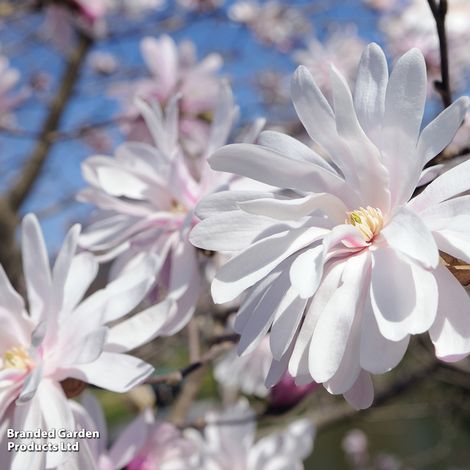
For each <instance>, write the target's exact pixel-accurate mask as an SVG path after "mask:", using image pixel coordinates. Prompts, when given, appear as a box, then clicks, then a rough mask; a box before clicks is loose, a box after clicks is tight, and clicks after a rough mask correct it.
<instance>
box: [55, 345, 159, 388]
mask: <svg viewBox="0 0 470 470" xmlns="http://www.w3.org/2000/svg"><path fill="white" fill-rule="evenodd" d="M153 371H154V369H153V367H152V366H151V365H150V364H147V363H146V362H144V361H142V360H141V359H138V358H136V357H133V356H129V355H128V354H118V353H112V352H107V351H105V352H103V353H102V354H101V355H100V357H99V358H98V359H97V360H96V361H94V362H92V363H90V364H82V365H77V366H74V367H69V368H64V369H63V370H62V371H61V372H62V375H63V376H64V377H72V378H75V379H79V380H82V381H83V382H86V383H89V384H92V385H96V386H97V387H101V388H104V389H106V390H110V391H111V392H118V393H124V392H127V391H129V390H130V389H132V388H133V387H135V386H136V385H139V384H141V383H142V382H143V381H144V380H145V379H146V378H147V377H149V376H150V375H151V374H152V373H153Z"/></svg>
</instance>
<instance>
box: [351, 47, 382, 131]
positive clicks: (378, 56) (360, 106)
mask: <svg viewBox="0 0 470 470" xmlns="http://www.w3.org/2000/svg"><path fill="white" fill-rule="evenodd" d="M387 82H388V67H387V59H386V58H385V54H384V53H383V51H382V49H381V48H380V47H379V46H378V45H377V44H375V43H373V44H369V45H368V46H367V47H366V48H365V49H364V52H363V53H362V57H361V61H360V63H359V68H358V72H357V78H356V88H355V91H354V107H355V108H356V112H357V118H358V119H359V122H360V124H361V126H362V128H363V129H364V131H365V132H366V133H367V135H374V131H375V130H376V129H380V127H381V126H382V121H383V115H384V108H385V91H386V88H387Z"/></svg>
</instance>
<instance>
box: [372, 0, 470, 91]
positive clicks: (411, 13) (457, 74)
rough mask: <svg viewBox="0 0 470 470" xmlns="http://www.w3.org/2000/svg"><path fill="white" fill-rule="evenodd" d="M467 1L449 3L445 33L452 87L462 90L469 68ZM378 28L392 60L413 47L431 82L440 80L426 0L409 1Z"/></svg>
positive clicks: (469, 10)
mask: <svg viewBox="0 0 470 470" xmlns="http://www.w3.org/2000/svg"><path fill="white" fill-rule="evenodd" d="M469 22H470V2H468V0H451V1H449V2H448V11H447V15H446V32H447V40H448V44H449V50H450V51H452V52H451V56H450V60H449V67H450V77H451V81H452V85H453V88H455V87H460V88H463V86H464V85H465V73H466V71H468V69H469V67H470V54H468V42H469V40H470V29H469V28H468V24H469ZM380 28H381V29H382V31H383V32H384V33H385V36H386V40H387V43H388V49H389V50H390V52H391V53H392V55H393V56H394V57H399V56H401V55H402V54H403V53H404V52H406V51H407V50H408V49H411V48H412V47H417V48H419V49H420V50H421V51H422V52H423V54H424V58H425V59H426V65H427V67H428V75H429V79H430V80H431V81H433V80H440V79H441V69H440V53H439V38H438V35H437V31H436V24H435V21H434V17H433V15H432V12H431V10H430V8H429V5H428V2H427V1H422V0H411V1H410V2H408V3H407V4H406V6H405V7H404V8H402V9H400V10H399V12H398V13H396V14H390V15H386V16H384V18H383V19H382V20H381V21H380Z"/></svg>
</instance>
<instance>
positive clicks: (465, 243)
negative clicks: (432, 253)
mask: <svg viewBox="0 0 470 470" xmlns="http://www.w3.org/2000/svg"><path fill="white" fill-rule="evenodd" d="M433 235H434V238H435V240H436V243H437V246H438V247H439V249H440V250H441V251H443V252H444V253H447V254H449V255H451V256H454V257H455V258H458V259H461V260H462V261H464V262H466V263H470V234H469V233H464V232H457V231H454V230H439V231H436V232H434V233H433Z"/></svg>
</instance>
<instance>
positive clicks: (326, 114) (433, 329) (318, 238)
mask: <svg viewBox="0 0 470 470" xmlns="http://www.w3.org/2000/svg"><path fill="white" fill-rule="evenodd" d="M331 89H332V95H333V98H332V102H333V107H332V106H330V104H329V103H328V101H327V100H326V98H325V97H324V96H323V94H322V93H321V91H320V90H319V88H318V86H317V85H316V84H315V81H314V80H313V78H312V76H311V74H310V73H309V72H308V70H307V69H306V68H304V67H299V68H298V69H297V71H296V73H295V75H294V78H293V81H292V90H291V92H292V100H293V103H294V106H295V109H296V111H297V114H298V116H299V118H300V120H301V121H302V123H303V125H304V127H305V128H306V130H307V132H308V134H309V135H310V137H311V138H312V140H314V141H315V143H316V144H317V145H318V146H320V147H322V149H323V150H324V152H325V153H326V154H327V155H328V156H329V158H328V159H324V158H322V157H320V156H319V155H318V154H316V153H315V152H314V151H312V150H311V149H310V148H309V147H307V146H305V145H303V144H302V143H300V142H298V141H297V140H295V139H293V138H291V137H289V136H287V135H284V134H281V133H276V132H263V133H261V135H260V137H259V139H258V142H259V145H248V144H237V145H228V146H225V147H223V148H221V149H219V150H218V151H216V152H215V153H214V154H213V155H212V157H210V159H209V163H210V165H211V166H212V168H213V169H215V170H221V171H225V172H231V173H235V174H238V175H243V176H246V177H250V178H253V179H255V180H258V181H261V182H264V183H267V184H271V185H273V186H277V187H279V188H280V189H279V190H277V191H245V192H242V191H224V192H220V193H218V194H215V195H212V196H210V197H208V198H206V199H205V200H203V201H202V202H201V203H200V204H199V206H198V209H197V213H198V215H199V216H200V217H201V218H202V219H204V220H203V221H202V222H201V223H199V224H198V225H197V226H196V227H195V228H194V230H193V232H192V234H191V240H192V242H193V243H194V244H195V245H196V246H199V247H203V248H205V249H209V250H221V251H232V252H235V253H237V254H236V255H235V256H233V258H232V259H231V260H230V261H228V262H227V263H226V264H225V265H224V266H223V267H222V268H221V269H220V270H219V271H218V273H217V274H216V276H215V279H214V281H213V283H212V296H213V299H214V301H215V302H216V303H223V302H228V301H231V300H232V299H233V298H235V297H237V296H239V295H240V294H241V293H242V292H244V291H245V290H248V292H249V294H248V296H247V297H246V299H245V301H244V302H243V303H242V305H241V308H240V310H239V312H238V314H237V318H236V321H235V330H236V331H237V332H238V333H240V335H241V339H240V343H239V352H240V353H248V352H249V351H251V350H253V349H254V348H255V347H256V345H257V344H259V342H260V341H261V340H262V338H263V337H264V335H265V334H266V332H267V331H268V330H270V345H271V351H272V354H273V358H274V360H277V361H279V364H278V365H277V367H278V369H279V376H281V375H282V369H283V368H284V370H285V369H286V368H288V370H289V372H290V374H291V375H292V376H294V377H296V380H297V382H298V383H307V382H309V381H312V380H315V381H316V382H318V383H323V384H324V386H325V387H326V388H327V390H328V391H330V392H331V393H335V394H341V393H343V394H345V396H346V398H347V399H348V400H349V401H350V402H351V403H352V404H353V405H354V406H356V407H367V406H370V404H371V402H372V400H373V386H372V382H371V379H370V376H369V373H374V374H377V373H383V372H386V371H388V370H390V369H392V368H393V367H395V366H396V365H397V364H398V362H399V361H400V360H401V358H402V357H403V354H404V353H405V351H406V349H407V346H408V342H409V339H410V335H413V334H419V333H424V332H426V331H429V333H430V336H431V340H432V341H433V343H434V345H435V348H436V355H437V357H439V358H440V359H443V360H446V361H454V360H458V359H460V358H462V357H464V356H466V355H467V354H468V353H469V352H470V321H469V315H470V299H469V298H468V295H467V294H466V292H465V290H464V288H463V287H462V286H461V285H460V284H459V283H458V282H457V280H456V279H455V278H454V277H453V276H452V275H451V273H450V272H449V271H448V270H447V269H446V268H445V267H444V266H443V265H442V263H440V258H439V251H438V250H442V251H444V252H447V253H449V254H450V255H453V256H455V257H457V258H459V259H462V260H464V261H466V262H470V244H469V235H470V234H469V230H470V210H469V208H470V204H469V203H468V198H469V197H470V196H465V195H464V196H462V193H464V192H465V191H468V190H469V189H470V162H469V163H465V164H462V165H460V166H458V167H456V168H453V169H452V170H450V171H448V172H446V173H444V174H443V175H441V176H439V177H438V178H436V179H435V180H434V181H433V182H432V183H431V184H430V185H429V186H427V188H426V189H425V190H424V191H423V192H422V193H421V194H420V195H419V196H417V197H415V198H414V199H411V201H410V198H411V196H412V195H413V192H414V190H415V188H416V186H417V185H419V184H420V178H421V177H422V176H423V178H426V177H427V176H426V173H423V175H422V169H423V167H424V165H425V164H426V163H427V162H428V161H429V160H431V159H432V158H433V157H434V156H435V155H437V154H438V153H439V152H440V151H441V150H442V149H444V148H445V146H446V145H447V144H448V143H449V142H450V141H451V140H452V138H453V136H454V134H455V132H456V130H457V129H458V127H459V125H460V124H461V122H462V119H463V117H464V115H465V112H466V110H467V107H468V99H467V98H460V99H459V100H457V101H456V102H455V103H453V104H452V106H450V107H449V108H448V109H446V110H445V111H444V112H442V113H441V114H440V115H439V116H438V117H437V118H436V119H435V120H434V121H432V122H431V123H430V124H429V125H428V126H426V128H424V130H422V131H420V127H421V122H422V117H423V111H424V105H425V97H426V68H425V64H424V59H423V56H422V54H421V53H420V52H419V51H418V50H416V49H414V50H411V51H409V52H408V53H406V54H405V55H404V56H403V57H402V58H401V59H400V60H399V61H398V62H397V64H396V66H395V68H394V69H393V71H392V73H391V75H390V77H389V76H388V70H387V62H386V59H385V56H384V54H383V52H382V50H381V49H380V47H378V46H377V45H375V44H371V45H369V46H368V47H367V48H366V49H365V51H364V54H363V56H362V59H361V62H360V64H359V69H358V75H357V79H356V87H355V91H354V96H353V95H352V94H351V91H350V89H349V87H348V86H347V83H346V81H345V79H344V78H343V77H342V76H341V74H340V73H339V72H338V71H337V70H336V69H335V68H334V67H332V69H331Z"/></svg>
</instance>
